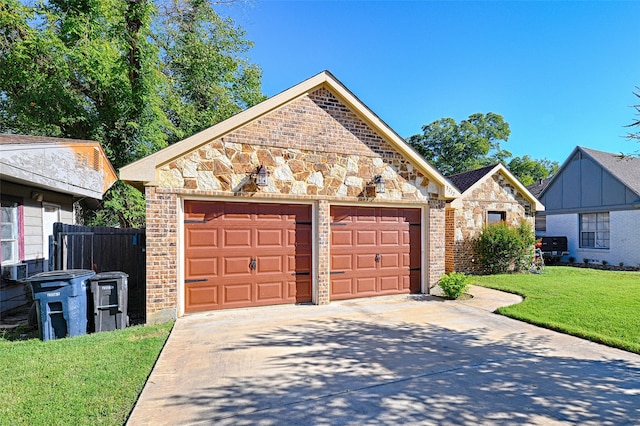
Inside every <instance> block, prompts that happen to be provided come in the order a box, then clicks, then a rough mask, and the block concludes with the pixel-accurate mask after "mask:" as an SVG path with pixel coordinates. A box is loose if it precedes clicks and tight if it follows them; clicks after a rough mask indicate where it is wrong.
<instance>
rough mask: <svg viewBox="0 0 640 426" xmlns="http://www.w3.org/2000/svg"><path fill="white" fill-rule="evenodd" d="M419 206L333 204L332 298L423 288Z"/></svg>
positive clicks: (348, 297) (417, 291)
mask: <svg viewBox="0 0 640 426" xmlns="http://www.w3.org/2000/svg"><path fill="white" fill-rule="evenodd" d="M420 227H421V226H420V210H419V209H392V208H377V207H351V206H345V207H337V206H335V207H332V208H331V299H333V300H338V299H352V298H355V297H366V296H376V295H383V294H399V293H419V292H420V275H421V274H420V265H421V262H420V251H421V250H420V247H421V242H420V235H421V232H420Z"/></svg>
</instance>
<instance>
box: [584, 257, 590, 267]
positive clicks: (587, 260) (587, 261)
mask: <svg viewBox="0 0 640 426" xmlns="http://www.w3.org/2000/svg"><path fill="white" fill-rule="evenodd" d="M582 261H583V262H584V264H585V265H588V264H589V262H590V261H591V259H589V258H588V257H585V258H584V259H582Z"/></svg>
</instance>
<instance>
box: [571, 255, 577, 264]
mask: <svg viewBox="0 0 640 426" xmlns="http://www.w3.org/2000/svg"><path fill="white" fill-rule="evenodd" d="M575 261H576V258H575V257H573V256H571V257H570V258H569V263H570V264H572V265H573V264H574V263H575Z"/></svg>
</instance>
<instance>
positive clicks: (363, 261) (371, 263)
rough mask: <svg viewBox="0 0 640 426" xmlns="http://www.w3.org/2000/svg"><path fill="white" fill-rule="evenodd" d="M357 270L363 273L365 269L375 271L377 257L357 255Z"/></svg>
mask: <svg viewBox="0 0 640 426" xmlns="http://www.w3.org/2000/svg"><path fill="white" fill-rule="evenodd" d="M355 259H356V269H357V270H358V271H362V270H364V269H369V270H375V269H376V267H377V263H376V255H375V254H374V253H365V254H356V255H355Z"/></svg>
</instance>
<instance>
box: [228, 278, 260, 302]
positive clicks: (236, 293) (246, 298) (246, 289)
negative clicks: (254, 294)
mask: <svg viewBox="0 0 640 426" xmlns="http://www.w3.org/2000/svg"><path fill="white" fill-rule="evenodd" d="M252 287H253V286H252V285H251V283H250V282H246V283H242V284H226V285H225V286H224V287H223V290H222V293H223V303H239V302H243V303H250V302H251V288H252Z"/></svg>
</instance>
